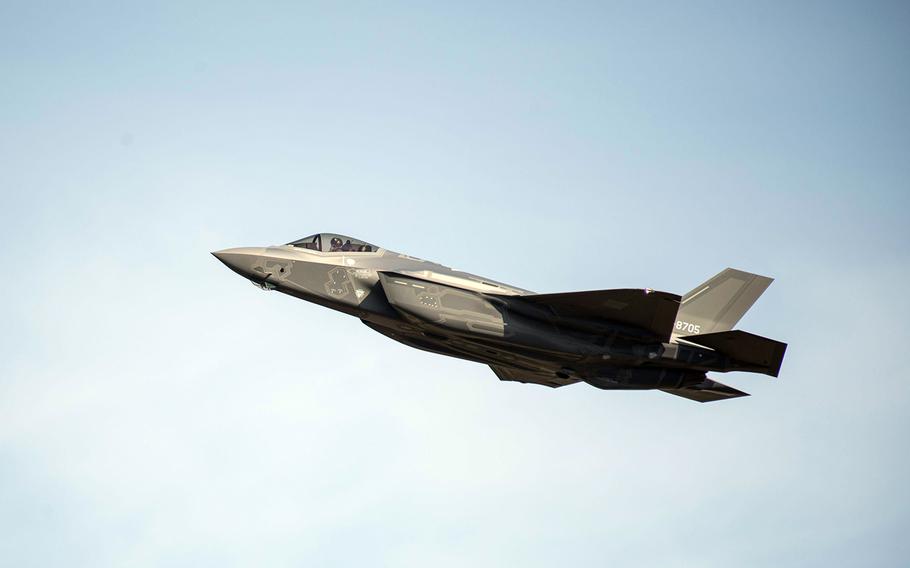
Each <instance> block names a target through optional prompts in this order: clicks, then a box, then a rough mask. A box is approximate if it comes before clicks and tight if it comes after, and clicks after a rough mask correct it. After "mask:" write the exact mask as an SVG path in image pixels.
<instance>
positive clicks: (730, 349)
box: [680, 330, 787, 377]
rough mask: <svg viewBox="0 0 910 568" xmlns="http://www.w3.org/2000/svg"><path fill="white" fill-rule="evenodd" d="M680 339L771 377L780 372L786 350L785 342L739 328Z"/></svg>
mask: <svg viewBox="0 0 910 568" xmlns="http://www.w3.org/2000/svg"><path fill="white" fill-rule="evenodd" d="M680 339H682V340H684V341H689V342H691V343H695V344H696V345H701V346H702V347H709V348H711V349H714V350H715V351H717V352H719V353H723V354H724V355H727V356H728V357H730V358H731V359H733V361H734V362H735V363H739V364H744V365H746V366H750V367H754V368H756V371H757V372H760V373H764V374H766V375H771V376H772V377H776V376H777V374H778V373H779V372H780V366H781V363H783V361H784V353H786V351H787V344H786V343H781V342H780V341H774V340H773V339H768V338H766V337H761V336H758V335H753V334H751V333H747V332H745V331H739V330H734V331H721V332H718V333H704V334H701V335H689V336H686V337H681V338H680Z"/></svg>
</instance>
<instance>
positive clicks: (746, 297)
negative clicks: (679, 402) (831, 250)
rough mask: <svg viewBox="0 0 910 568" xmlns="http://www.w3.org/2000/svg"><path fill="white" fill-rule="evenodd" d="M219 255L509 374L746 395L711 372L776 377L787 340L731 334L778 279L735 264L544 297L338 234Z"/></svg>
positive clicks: (421, 344)
mask: <svg viewBox="0 0 910 568" xmlns="http://www.w3.org/2000/svg"><path fill="white" fill-rule="evenodd" d="M212 254H214V255H215V256H216V257H217V258H218V260H220V261H221V262H223V263H224V264H226V265H227V266H228V267H229V268H230V269H231V270H233V271H234V272H236V273H238V274H240V275H241V276H243V277H244V278H247V279H249V280H251V281H252V282H253V283H254V284H256V285H257V286H259V287H260V288H263V289H266V290H278V291H279V292H283V293H285V294H288V295H290V296H294V297H297V298H300V299H302V300H307V301H309V302H313V303H316V304H320V305H322V306H326V307H328V308H332V309H334V310H338V311H340V312H344V313H346V314H350V315H352V316H355V317H358V318H360V320H361V321H363V323H365V324H366V325H368V326H369V327H371V328H373V329H375V330H376V331H378V332H379V333H382V334H383V335H387V336H389V337H391V338H392V339H394V340H396V341H400V342H401V343H404V344H405V345H409V346H411V347H416V348H417V349H422V350H424V351H430V352H432V353H439V354H442V355H449V356H451V357H458V358H461V359H467V360H469V361H475V362H478V363H483V364H484V365H489V366H490V368H491V369H492V370H493V372H494V373H496V376H498V377H499V378H500V379H501V380H504V381H518V382H522V383H536V384H539V385H545V386H548V387H561V386H564V385H570V384H572V383H577V382H580V381H583V382H586V383H588V384H590V385H593V386H595V387H597V388H599V389H605V390H614V389H617V390H629V389H635V390H647V389H659V390H662V391H664V392H667V393H670V394H675V395H677V396H682V397H685V398H688V399H691V400H695V401H699V402H708V401H712V400H721V399H727V398H736V397H739V396H746V393H744V392H741V391H738V390H736V389H734V388H731V387H728V386H727V385H724V384H721V383H718V382H715V381H713V380H711V379H709V378H708V377H707V376H706V374H705V373H706V372H708V371H717V372H721V373H724V372H728V371H746V372H751V373H762V374H765V375H770V376H772V377H776V376H777V374H778V372H779V371H780V366H781V362H782V361H783V358H784V351H785V350H786V348H787V345H786V344H785V343H781V342H778V341H774V340H771V339H766V338H764V337H759V336H757V335H753V334H751V333H746V332H745V331H738V330H733V326H734V325H735V324H736V322H737V321H739V319H740V318H741V317H742V316H743V314H745V313H746V310H748V309H749V307H750V306H752V304H753V303H754V302H755V300H757V299H758V297H759V296H760V295H761V294H762V292H764V291H765V289H766V288H767V287H768V286H769V285H770V284H771V278H766V277H764V276H758V275H756V274H749V273H748V272H742V271H740V270H734V269H732V268H728V269H726V270H724V271H723V272H721V273H719V274H718V275H717V276H714V277H713V278H711V279H709V280H708V281H707V282H705V283H704V284H702V285H700V286H697V287H696V288H695V289H694V290H692V291H691V292H689V293H688V294H686V295H685V296H683V297H679V296H677V295H676V294H670V293H667V292H657V291H654V290H636V289H622V290H594V291H589V292H566V293H560V294H535V293H533V292H530V291H528V290H522V289H521V288H516V287H514V286H509V285H507V284H503V283H501V282H496V281H494V280H490V279H489V278H482V277H480V276H475V275H473V274H468V273H466V272H461V271H459V270H454V269H451V268H448V267H445V266H442V265H439V264H436V263H433V262H428V261H425V260H421V259H419V258H414V257H412V256H408V255H405V254H399V253H397V252H393V251H390V250H387V249H384V248H382V247H377V246H374V245H371V244H369V243H366V242H363V241H360V240H357V239H353V238H350V237H346V236H343V235H336V234H330V233H322V234H317V235H311V236H309V237H306V238H303V239H300V240H297V241H294V242H291V243H288V244H286V245H280V246H270V247H261V248H232V249H226V250H222V251H218V252H215V253H212Z"/></svg>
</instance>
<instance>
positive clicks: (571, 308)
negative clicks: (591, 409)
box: [509, 289, 680, 341]
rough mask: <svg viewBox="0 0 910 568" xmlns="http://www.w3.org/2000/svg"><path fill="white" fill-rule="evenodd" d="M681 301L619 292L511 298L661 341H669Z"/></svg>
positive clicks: (648, 293)
mask: <svg viewBox="0 0 910 568" xmlns="http://www.w3.org/2000/svg"><path fill="white" fill-rule="evenodd" d="M679 300H680V298H679V296H677V295H676V294H670V293H668V292H656V291H654V290H639V289H619V290H593V291H589V292H566V293H561V294H532V295H528V296H517V297H513V298H509V303H510V304H513V305H514V304H520V303H522V302H523V303H526V304H529V305H534V306H538V307H542V308H545V309H547V310H549V312H550V313H551V314H552V315H553V316H554V317H555V318H578V319H595V320H598V319H599V320H607V321H610V322H614V323H618V324H622V325H627V326H632V327H635V328H639V329H643V330H645V331H647V332H649V333H650V334H652V335H653V336H654V337H655V338H657V339H659V340H661V341H668V340H669V339H670V334H671V332H672V330H673V323H674V322H675V320H676V312H677V311H678V310H679Z"/></svg>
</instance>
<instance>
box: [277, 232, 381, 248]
mask: <svg viewBox="0 0 910 568" xmlns="http://www.w3.org/2000/svg"><path fill="white" fill-rule="evenodd" d="M288 244H289V245H291V246H292V247H297V248H305V249H310V250H316V251H321V252H376V251H377V250H379V247H377V246H375V245H371V244H370V243H365V242H363V241H361V240H358V239H355V238H352V237H346V236H344V235H336V234H334V233H319V234H316V235H310V236H309V237H304V238H302V239H298V240H296V241H293V242H290V243H288Z"/></svg>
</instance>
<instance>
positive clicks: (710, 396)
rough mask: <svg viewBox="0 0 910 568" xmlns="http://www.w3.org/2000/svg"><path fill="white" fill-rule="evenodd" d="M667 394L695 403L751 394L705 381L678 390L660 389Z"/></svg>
mask: <svg viewBox="0 0 910 568" xmlns="http://www.w3.org/2000/svg"><path fill="white" fill-rule="evenodd" d="M660 390H662V391H664V392H666V393H670V394H675V395H676V396H681V397H683V398H688V399H689V400H694V401H695V402H713V401H715V400H727V399H728V398H739V397H741V396H749V393H747V392H743V391H740V390H736V389H735V388H733V387H728V386H727V385H725V384H722V383H718V382H717V381H712V380H711V379H705V380H704V381H702V382H700V383H698V384H696V385H691V386H688V387H682V388H676V389H660Z"/></svg>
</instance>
